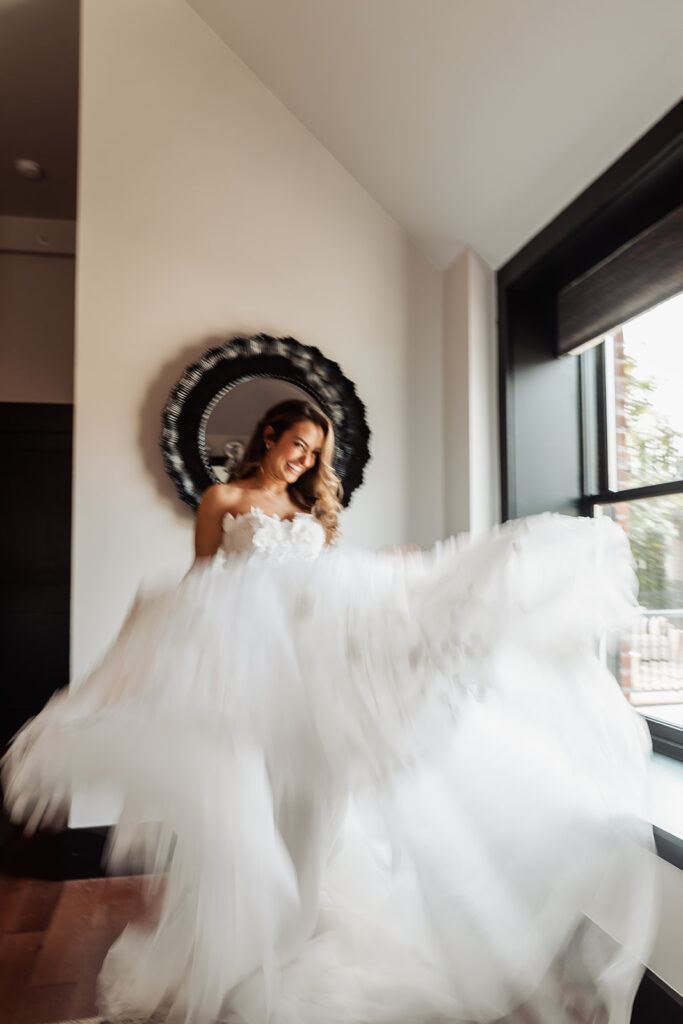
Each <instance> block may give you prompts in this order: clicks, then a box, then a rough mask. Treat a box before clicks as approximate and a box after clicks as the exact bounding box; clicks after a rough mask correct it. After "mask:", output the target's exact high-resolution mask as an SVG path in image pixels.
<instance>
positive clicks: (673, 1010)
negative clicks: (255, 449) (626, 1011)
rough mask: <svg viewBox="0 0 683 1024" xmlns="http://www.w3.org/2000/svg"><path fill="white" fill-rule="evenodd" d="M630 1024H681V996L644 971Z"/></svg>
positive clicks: (650, 973) (682, 1001)
mask: <svg viewBox="0 0 683 1024" xmlns="http://www.w3.org/2000/svg"><path fill="white" fill-rule="evenodd" d="M631 1024H683V996H681V994H680V993H679V992H676V990H675V989H673V988H671V987H670V986H669V985H667V983H666V982H665V981H662V979H661V978H658V977H657V975H656V974H653V972H652V971H649V970H648V971H646V972H645V974H644V976H643V980H642V982H641V983H640V988H639V989H638V992H637V994H636V998H635V1002H634V1004H633V1013H632V1015H631Z"/></svg>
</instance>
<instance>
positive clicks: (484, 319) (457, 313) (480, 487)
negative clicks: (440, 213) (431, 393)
mask: <svg viewBox="0 0 683 1024" xmlns="http://www.w3.org/2000/svg"><path fill="white" fill-rule="evenodd" d="M495 303H496V299H495V274H494V271H493V269H492V268H491V267H490V266H489V265H488V264H487V263H486V262H485V261H484V260H483V259H482V258H481V257H480V256H479V255H478V254H477V253H476V252H474V251H473V250H472V249H471V248H469V247H468V248H467V249H465V250H464V251H463V252H462V253H461V254H460V255H459V256H458V258H457V259H456V260H455V262H454V263H453V264H452V265H451V266H450V267H449V268H448V269H447V270H446V271H445V272H444V324H443V338H444V346H443V403H444V508H445V526H446V532H447V533H449V534H456V533H463V532H471V533H480V532H482V531H484V530H486V529H488V528H489V527H491V526H493V525H494V524H495V523H497V522H499V521H500V493H499V484H498V460H499V452H498V400H497V383H496V382H497V355H496V338H495V321H496V312H495Z"/></svg>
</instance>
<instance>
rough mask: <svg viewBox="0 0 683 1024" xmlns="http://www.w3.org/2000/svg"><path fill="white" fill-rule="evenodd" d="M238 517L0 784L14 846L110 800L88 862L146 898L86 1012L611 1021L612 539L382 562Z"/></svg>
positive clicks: (615, 894) (616, 709) (144, 609)
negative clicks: (20, 825) (141, 887)
mask: <svg viewBox="0 0 683 1024" xmlns="http://www.w3.org/2000/svg"><path fill="white" fill-rule="evenodd" d="M240 519H241V520H244V521H243V522H242V521H240V522H238V520H234V521H233V526H234V528H233V526H229V529H228V528H227V527H226V529H227V534H231V535H232V539H231V541H230V543H227V542H226V544H225V545H224V554H223V555H222V556H221V557H219V558H217V559H216V560H215V561H214V562H213V563H212V564H210V565H208V566H203V567H200V568H196V569H194V570H193V571H192V572H191V573H190V574H189V575H188V576H187V577H186V578H185V580H184V581H183V582H182V583H181V584H180V586H178V587H173V588H161V589H158V590H156V591H147V592H142V593H141V594H140V595H139V596H138V599H137V600H136V603H135V605H134V606H133V608H132V610H131V612H130V614H129V616H128V619H127V621H126V622H125V624H124V626H123V628H122V630H121V632H120V634H119V636H118V637H117V639H116V640H115V641H114V643H113V645H112V647H111V648H110V650H109V651H108V652H107V654H106V655H105V656H104V658H103V660H102V662H101V663H100V664H99V665H98V666H97V667H96V668H95V669H94V670H93V672H92V673H91V674H90V676H89V677H88V678H87V679H85V680H84V681H82V682H81V684H80V685H78V686H73V687H72V689H71V691H70V692H69V693H68V694H64V693H60V694H59V695H57V696H55V697H54V698H53V699H52V701H51V702H50V703H49V704H48V705H47V707H46V708H45V709H44V711H43V712H42V713H41V714H40V715H39V716H38V717H37V718H36V719H34V720H33V721H32V722H31V723H29V724H28V726H27V727H25V729H24V730H23V731H22V732H21V733H20V734H19V736H18V737H17V738H16V739H15V741H14V744H13V746H12V748H11V749H10V753H9V755H8V758H7V761H6V763H5V768H4V771H5V786H6V793H7V799H8V802H9V804H10V806H11V808H12V810H13V814H14V815H15V817H16V818H17V819H21V818H23V819H24V820H29V822H30V823H31V824H32V825H35V824H36V823H38V822H39V821H40V820H41V819H43V818H45V817H46V816H49V814H50V811H51V808H53V807H54V806H56V805H58V804H60V803H61V802H62V801H63V800H64V799H65V798H68V796H69V794H71V793H72V792H73V791H74V790H78V789H79V788H81V787H84V786H86V785H87V786H88V787H90V788H93V787H96V786H97V785H98V784H100V783H103V784H106V785H107V786H108V787H111V786H112V785H114V786H115V787H116V788H117V790H118V792H119V793H120V796H121V800H122V806H123V810H122V814H121V817H120V820H119V823H118V825H117V827H116V829H115V831H114V836H113V842H112V845H111V850H110V857H111V859H112V861H114V862H116V863H117V865H120V864H122V863H123V864H132V865H134V866H135V868H136V869H139V867H140V865H141V864H142V865H143V866H144V868H145V869H146V870H148V871H150V873H157V874H158V873H162V872H163V873H164V874H165V876H166V878H165V890H164V900H163V909H162V913H161V917H160V920H159V921H158V924H156V925H155V926H152V925H148V926H147V927H146V928H142V927H141V926H136V927H133V926H129V927H128V928H127V929H126V931H125V932H124V933H123V935H122V936H121V938H120V939H119V940H118V941H117V942H116V943H115V944H114V946H113V947H112V949H111V950H110V952H109V954H108V956H107V959H106V961H105V964H104V967H103V971H102V975H101V979H100V981H101V997H102V1005H103V1010H104V1011H105V1012H106V1013H108V1014H111V1015H113V1014H117V1013H118V1014H124V1013H128V1014H131V1015H132V1014H137V1015H138V1016H139V1015H144V1014H151V1013H152V1012H154V1011H159V1012H161V1013H162V1015H163V1013H168V1014H169V1019H171V1020H187V1021H192V1022H193V1024H212V1022H214V1021H217V1020H220V1021H231V1022H242V1024H265V1022H272V1024H361V1022H362V1024H435V1022H445V1021H449V1022H456V1021H457V1022H477V1024H483V1022H492V1021H499V1020H504V1021H506V1022H509V1024H569V1022H572V1024H576V1022H577V1021H579V1022H580V1021H585V1022H591V1024H598V1022H600V1024H626V1022H627V1021H628V1020H629V1019H630V1009H631V1004H632V1001H633V997H634V994H635V990H636V988H637V985H638V982H639V980H640V977H641V975H642V970H643V967H642V965H643V962H644V961H645V960H646V958H647V955H648V951H649V949H650V945H651V941H652V934H653V929H654V927H655V923H656V922H655V916H656V915H655V905H656V899H655V893H654V874H655V860H654V855H653V852H652V851H653V846H652V834H651V828H650V826H649V825H648V824H647V822H646V808H645V778H646V770H647V764H648V757H649V739H648V735H647V731H646V729H645V727H644V725H643V723H642V721H641V720H640V718H639V717H638V716H637V715H636V714H635V713H634V712H633V711H632V709H631V708H630V707H629V705H628V703H627V702H626V700H625V699H624V697H623V695H622V693H621V691H620V689H619V687H618V685H617V683H616V682H615V680H614V678H613V677H612V675H611V674H610V673H609V671H608V670H607V668H606V667H605V666H604V665H603V663H602V661H601V659H600V657H599V655H598V641H599V640H600V638H604V637H608V638H609V637H612V638H615V637H616V636H617V635H618V634H619V631H620V630H622V629H623V628H624V627H625V626H626V625H627V623H628V620H629V615H630V614H631V612H632V611H633V608H634V605H635V600H634V597H633V589H634V576H633V572H632V568H631V561H630V553H629V551H628V546H627V543H626V541H625V539H624V538H623V536H622V534H621V532H620V531H619V530H618V528H617V527H615V526H613V525H612V524H611V523H609V522H606V521H604V520H603V521H595V522H592V521H587V520H573V519H565V518H562V517H555V516H541V517H538V518H535V519H531V520H526V521H522V522H518V523H513V524H508V525H506V526H504V527H502V528H500V529H498V530H496V531H495V532H493V533H492V534H491V535H489V536H488V537H487V538H485V539H483V540H478V541H476V542H475V541H471V540H469V539H468V538H459V539H458V540H456V541H450V542H447V543H445V544H443V545H440V546H438V547H437V548H436V549H434V551H432V552H429V553H427V554H414V555H409V556H407V557H405V558H400V557H394V556H389V555H383V554H368V553H362V552H343V551H329V550H327V549H326V550H324V551H321V552H319V548H320V544H319V537H318V535H317V533H316V531H317V530H319V526H318V524H317V523H315V521H314V520H313V519H312V518H311V517H301V518H299V519H297V520H295V521H294V522H293V523H292V524H288V523H287V522H285V521H282V522H281V521H279V520H272V519H269V518H268V517H267V516H265V515H264V514H263V513H259V510H252V513H250V514H249V516H246V517H240ZM228 525H229V524H228ZM238 538H239V541H238ZM150 823H154V824H153V825H150Z"/></svg>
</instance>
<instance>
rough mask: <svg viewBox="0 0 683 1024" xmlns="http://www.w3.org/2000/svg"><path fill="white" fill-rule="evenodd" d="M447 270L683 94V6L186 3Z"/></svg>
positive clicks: (293, 0) (555, 195) (558, 196)
mask: <svg viewBox="0 0 683 1024" xmlns="http://www.w3.org/2000/svg"><path fill="white" fill-rule="evenodd" d="M188 3H190V5H191V6H192V7H193V8H194V9H195V10H196V11H197V12H198V13H199V15H200V16H201V17H202V18H203V19H204V20H205V21H206V22H207V23H208V24H209V25H210V26H211V27H212V28H213V29H214V30H215V31H216V32H217V33H218V34H219V35H220V36H221V38H222V39H223V40H224V41H225V42H226V44H227V45H228V46H229V47H230V48H231V49H232V50H233V51H234V52H235V53H236V54H237V55H238V56H239V57H240V58H241V59H242V60H243V61H244V62H245V63H246V64H247V65H248V66H249V67H250V68H251V69H252V70H253V71H254V72H255V74H256V75H257V76H258V77H259V78H260V79H261V80H262V81H263V82H264V83H265V85H266V86H267V87H268V88H269V89H270V90H271V91H272V92H273V93H274V94H275V95H276V96H277V97H279V99H280V100H281V101H282V102H283V103H284V104H285V105H286V106H287V107H288V108H289V109H290V110H291V111H292V113H294V114H295V115H296V117H298V118H299V120H300V121H302V123H303V124H304V125H306V127H307V128H308V129H309V130H310V131H311V132H312V133H313V134H314V135H315V136H316V137H317V138H318V139H319V140H320V142H321V143H322V144H323V145H324V146H326V147H327V149H329V150H330V152H331V153H332V154H334V156H335V157H336V158H337V159H338V160H339V162H340V163H341V164H342V165H343V166H344V167H346V168H347V170H348V171H349V172H350V173H351V174H352V175H354V177H355V178H356V179H357V180H358V181H359V182H360V183H361V184H362V185H363V186H364V187H365V188H366V189H367V191H368V192H370V194H371V195H373V196H374V197H375V198H376V199H377V200H378V201H379V202H380V203H381V204H382V205H383V206H384V207H385V208H386V209H387V210H388V211H389V213H390V214H391V215H392V216H393V217H394V218H395V219H396V220H397V221H398V222H399V223H400V224H402V225H403V226H404V227H405V228H406V229H407V231H408V232H409V233H410V234H411V235H412V236H413V238H414V239H415V240H416V242H417V243H418V244H419V245H420V246H421V247H422V248H423V249H424V251H425V252H426V253H427V255H428V256H429V257H430V258H431V259H432V261H433V262H434V263H436V264H437V265H438V266H440V267H444V266H446V265H448V263H449V262H450V261H451V260H452V259H453V257H454V256H455V255H456V254H457V253H458V252H459V251H460V249H461V248H462V246H463V244H470V245H472V246H473V248H474V249H476V250H477V251H478V252H479V253H480V254H481V255H482V256H483V257H484V258H485V259H486V260H487V261H488V262H489V263H490V264H492V265H493V266H494V267H498V266H500V265H501V264H502V263H504V262H505V261H506V260H507V259H508V258H509V257H510V256H511V255H513V254H514V253H515V252H516V251H517V249H519V248H520V247H521V246H522V245H523V244H524V243H525V242H526V241H527V240H528V239H529V238H530V237H532V236H533V235H534V234H535V233H536V232H537V231H538V230H539V229H540V228H541V227H543V225H544V224H546V223H547V222H548V221H549V220H550V219H551V218H552V217H554V216H555V214H557V213H558V212H559V211H560V209H562V208H563V207H564V206H566V205H567V203H568V202H570V201H571V200H572V199H573V198H574V197H575V196H576V195H577V194H578V193H579V192H581V191H582V190H583V189H584V188H585V187H586V186H587V185H588V184H589V183H590V182H591V181H593V180H594V179H595V178H596V177H597V176H598V175H599V174H600V173H601V172H602V171H603V170H604V169H605V168H606V167H608V166H609V165H610V164H611V163H612V161H613V160H614V159H615V158H616V157H617V156H618V155H619V154H620V153H622V152H623V151H624V150H625V149H627V148H628V147H629V146H630V145H631V144H632V143H633V142H634V141H635V140H636V139H637V138H639V137H640V136H641V135H642V134H643V133H644V132H645V131H647V129H648V128H650V127H651V126H652V125H653V124H654V123H655V122H656V121H657V120H659V118H660V117H662V116H663V115H664V114H665V113H666V112H667V110H668V109H670V108H671V107H672V106H673V105H674V104H675V103H677V102H678V101H679V100H680V98H681V96H682V95H683V57H682V56H681V54H682V52H683V51H682V42H683V0H647V3H645V2H644V0H571V2H564V0H188Z"/></svg>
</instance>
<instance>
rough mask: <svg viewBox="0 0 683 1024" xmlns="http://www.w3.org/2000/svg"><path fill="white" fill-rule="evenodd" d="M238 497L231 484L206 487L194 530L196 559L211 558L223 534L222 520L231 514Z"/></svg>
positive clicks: (236, 490)
mask: <svg viewBox="0 0 683 1024" xmlns="http://www.w3.org/2000/svg"><path fill="white" fill-rule="evenodd" d="M238 495H239V490H238V488H236V487H234V486H232V485H231V484H212V486H211V487H207V489H206V490H205V491H204V494H203V496H202V500H201V503H200V505H199V508H198V509H197V518H196V521H195V528H194V553H195V557H196V558H197V559H199V558H213V556H214V555H215V554H216V552H217V551H218V548H219V547H220V543H221V537H222V534H223V519H224V518H225V516H226V515H227V513H228V512H232V511H233V509H234V507H235V505H236V502H237V498H238Z"/></svg>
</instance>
